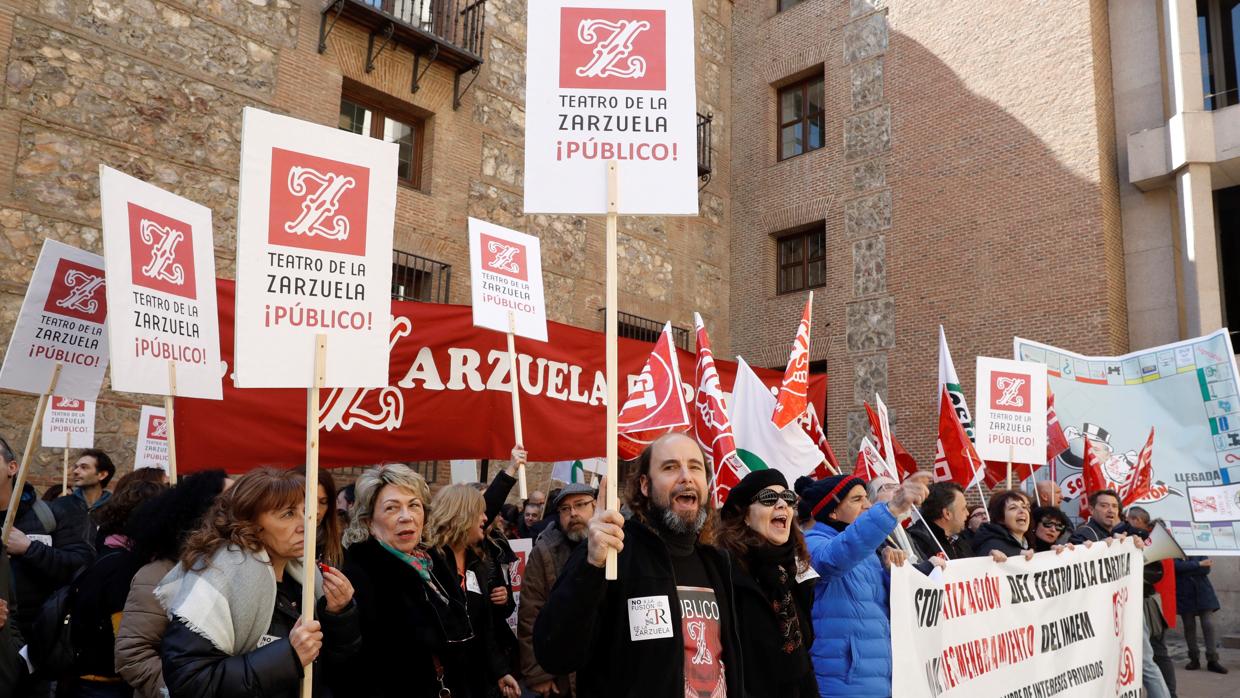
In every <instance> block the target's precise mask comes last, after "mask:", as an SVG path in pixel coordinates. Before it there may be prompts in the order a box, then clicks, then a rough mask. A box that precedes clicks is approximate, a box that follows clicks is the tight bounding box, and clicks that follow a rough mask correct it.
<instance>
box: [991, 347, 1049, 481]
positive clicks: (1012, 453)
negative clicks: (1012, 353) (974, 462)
mask: <svg viewBox="0 0 1240 698" xmlns="http://www.w3.org/2000/svg"><path fill="white" fill-rule="evenodd" d="M973 405H974V408H975V414H974V416H975V418H976V419H975V420H974V439H975V444H976V446H977V454H978V455H979V456H981V457H982V458H984V459H986V460H994V461H1002V462H1007V461H1009V460H1010V461H1011V462H1013V463H1036V464H1038V465H1041V464H1043V463H1045V462H1046V365H1045V364H1039V363H1031V362H1028V361H1013V360H1011V359H995V358H991V357H988V356H979V357H977V401H976V402H975V403H973Z"/></svg>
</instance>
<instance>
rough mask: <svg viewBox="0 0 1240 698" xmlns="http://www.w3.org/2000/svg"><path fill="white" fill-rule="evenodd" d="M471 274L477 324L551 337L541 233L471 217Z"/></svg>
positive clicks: (539, 339) (535, 337)
mask: <svg viewBox="0 0 1240 698" xmlns="http://www.w3.org/2000/svg"><path fill="white" fill-rule="evenodd" d="M469 277H470V292H471V295H472V297H473V306H474V324H475V325H477V326H478V327H485V328H487V329H491V330H495V331H496V332H508V331H509V322H508V317H509V315H511V316H512V319H513V323H514V324H513V326H512V330H511V331H512V333H513V334H515V335H519V336H521V337H527V338H529V339H536V340H538V341H540V342H545V341H547V308H546V301H545V299H544V298H543V278H542V249H541V247H540V246H539V241H538V238H536V237H534V236H533V235H526V234H525V233H518V232H517V231H515V230H509V229H507V228H503V227H500V226H498V225H495V224H493V223H488V222H486V221H483V220H479V219H477V218H470V219H469Z"/></svg>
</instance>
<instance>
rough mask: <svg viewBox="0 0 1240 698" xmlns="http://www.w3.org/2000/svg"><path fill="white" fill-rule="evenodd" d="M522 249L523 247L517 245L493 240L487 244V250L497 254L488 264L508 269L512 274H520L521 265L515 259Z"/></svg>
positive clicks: (500, 268) (496, 267)
mask: <svg viewBox="0 0 1240 698" xmlns="http://www.w3.org/2000/svg"><path fill="white" fill-rule="evenodd" d="M520 251H521V248H519V247H516V246H515V245H505V244H504V243H502V242H496V241H494V240H492V241H491V242H489V243H488V244H487V252H490V253H491V254H493V255H495V256H494V257H492V258H491V261H490V263H489V264H488V265H487V266H489V267H491V268H492V269H499V270H500V271H506V272H508V273H510V274H520V273H521V265H519V264H517V262H516V260H515V259H514V258H515V257H516V256H517V253H518V252H520Z"/></svg>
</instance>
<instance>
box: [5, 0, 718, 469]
mask: <svg viewBox="0 0 1240 698" xmlns="http://www.w3.org/2000/svg"><path fill="white" fill-rule="evenodd" d="M323 5H324V3H323V2H322V1H321V0H209V1H202V2H194V1H191V0H9V1H7V2H6V3H4V4H3V5H0V56H3V59H0V60H3V61H4V63H3V66H2V69H3V73H2V74H3V76H4V77H3V79H4V82H3V92H2V93H0V172H2V173H3V174H2V176H0V259H2V260H3V261H4V262H5V264H4V265H3V266H2V267H0V268H2V269H3V271H0V343H5V344H7V342H8V338H9V334H10V333H11V331H12V327H13V322H14V319H15V317H16V314H17V311H18V308H19V306H20V304H21V299H22V295H23V293H24V291H25V285H26V283H27V282H28V281H29V277H30V274H31V272H32V270H33V267H34V262H35V259H36V256H37V255H38V252H39V247H40V245H41V244H42V241H43V239H44V238H53V239H57V240H61V241H63V242H67V243H69V244H71V245H75V246H78V247H82V248H84V249H87V250H90V251H93V252H100V251H101V240H100V233H99V229H98V226H99V188H98V177H97V174H96V173H97V172H98V166H99V164H100V163H104V164H107V165H110V166H112V167H115V168H117V169H120V170H122V171H125V172H127V173H129V174H131V175H133V176H135V177H139V178H141V179H145V180H147V181H150V182H152V183H154V184H156V185H158V186H161V187H164V188H166V189H169V190H171V191H173V192H175V193H177V194H180V195H183V196H186V197H188V198H191V199H193V200H195V201H198V202H200V203H202V204H204V205H206V206H209V207H210V208H211V209H212V211H213V213H214V221H215V227H216V239H215V242H216V267H217V270H218V271H219V273H220V275H221V276H224V277H231V276H232V275H233V270H234V268H235V263H234V256H235V251H234V249H235V246H234V233H233V230H234V229H235V222H236V200H237V193H238V192H237V170H238V156H239V146H240V134H241V128H240V127H241V119H240V117H241V110H242V108H243V107H245V106H248V105H254V106H259V107H261V108H264V109H267V110H271V111H276V112H282V113H287V114H290V115H293V116H297V117H298V118H303V119H308V120H312V121H318V122H320V123H325V124H332V125H334V124H335V123H336V121H337V117H338V114H339V105H340V98H341V94H342V91H343V90H344V89H349V88H351V87H353V88H357V89H362V90H368V91H370V92H371V93H373V94H376V95H380V96H381V97H382V98H383V99H384V100H385V103H389V104H391V105H393V107H394V108H396V109H398V110H402V111H405V110H407V111H408V112H409V113H411V114H416V115H419V116H421V117H423V118H425V119H426V140H425V143H426V145H425V152H424V156H423V162H424V169H423V180H422V186H421V187H420V188H419V189H414V188H412V187H407V186H400V187H398V192H397V215H396V240H395V247H396V248H397V249H399V250H403V251H407V252H412V253H415V254H419V255H422V256H425V257H429V258H431V259H434V260H436V261H439V262H443V263H446V264H450V265H452V266H453V267H454V268H455V271H456V273H454V274H453V282H452V286H451V294H450V298H449V300H450V301H451V302H454V303H467V302H468V300H469V275H468V274H467V273H464V272H465V271H466V270H467V267H466V264H467V261H468V243H467V239H466V236H465V219H466V217H467V216H477V217H480V218H485V219H489V220H492V221H494V222H496V223H498V224H500V225H505V226H510V227H513V228H517V229H520V230H525V231H527V232H529V233H531V234H534V235H537V236H538V237H539V238H540V239H541V241H542V250H543V269H544V274H545V282H546V287H547V291H548V316H549V317H550V319H552V320H555V321H559V322H567V323H570V324H574V325H578V326H582V327H587V328H590V329H601V328H602V314H601V313H600V312H599V309H600V308H602V306H603V295H604V289H603V268H604V260H603V258H602V257H603V234H604V231H603V224H602V219H601V218H586V217H579V216H545V215H538V216H526V215H524V213H523V211H522V192H523V187H524V186H525V181H524V172H523V167H524V164H523V151H522V146H523V138H524V126H525V123H524V113H525V112H524V101H525V85H524V81H525V78H524V74H525V41H526V37H525V21H526V19H525V18H526V3H525V0H489V2H488V3H487V22H486V40H485V46H484V58H485V63H484V65H483V66H482V69H481V71H480V72H479V73H478V75H477V77H476V80H475V82H474V83H473V84H472V86H471V87H470V88H469V89H468V91H466V92H465V94H464V96H463V98H462V100H461V103H460V107H459V108H458V109H454V108H453V103H452V102H453V78H454V74H453V71H452V70H451V69H449V68H448V67H446V66H445V65H443V64H442V63H435V64H433V65H432V66H431V67H430V69H429V71H428V72H427V73H426V74H425V76H423V77H422V79H421V82H420V89H419V90H418V91H417V92H411V90H410V84H411V81H412V77H413V75H412V70H413V66H412V62H413V55H412V54H411V53H410V52H409V51H407V50H406V49H404V48H400V47H397V48H389V49H388V50H386V51H384V52H383V54H382V55H380V56H379V57H378V59H377V60H376V61H375V65H374V68H373V70H372V71H370V72H367V71H366V69H365V63H366V48H367V40H368V32H369V30H368V29H366V28H364V27H362V26H360V25H355V24H353V23H351V22H350V21H348V20H342V21H341V22H340V23H339V24H338V25H337V26H336V27H335V28H334V29H333V31H332V33H331V35H330V37H329V39H328V41H327V49H326V51H325V52H324V53H322V54H320V53H319V51H318V39H319V18H320V14H319V11H320V9H321V8H322V7H323ZM695 9H696V13H697V15H698V20H699V22H698V24H699V26H700V30H699V34H698V37H697V41H696V43H697V48H698V51H697V55H698V65H697V68H698V75H699V80H698V101H699V105H700V108H699V110H700V111H702V112H703V113H713V114H714V115H715V129H714V137H713V138H712V144H713V146H714V163H715V172H714V174H713V177H712V179H711V181H710V184H709V185H708V186H706V188H705V189H704V190H703V192H702V193H701V201H702V216H701V217H696V218H684V219H662V218H635V219H626V220H625V221H624V225H623V229H622V235H621V237H622V243H621V244H622V248H621V249H622V253H623V257H622V260H621V264H622V266H623V269H624V276H623V277H622V278H621V280H620V291H621V295H620V308H621V310H623V311H625V312H630V313H634V314H636V315H640V316H644V317H649V318H652V319H655V320H658V321H663V320H668V319H670V320H671V321H672V322H673V323H674V324H676V325H679V326H682V327H686V326H691V324H692V313H693V311H694V310H695V309H696V310H699V311H701V312H702V314H703V316H705V318H706V321H707V323H708V325H709V326H710V329H711V332H712V334H713V335H714V337H715V342H716V343H717V344H720V345H721V346H727V344H728V342H729V341H730V337H729V324H730V317H729V314H728V305H727V301H726V299H727V297H728V281H729V276H730V269H729V267H728V259H729V256H730V255H729V230H730V209H731V205H730V196H729V186H728V184H729V180H730V171H729V168H730V154H729V151H730V138H729V136H728V133H729V130H730V124H729V123H728V122H729V117H730V110H731V101H730V99H731V97H730V95H731V85H730V82H729V79H728V76H729V75H730V74H731V67H730V65H729V60H730V59H729V54H730V48H729V41H730V38H729V35H730V27H731V24H732V20H731V9H732V5H731V3H729V2H723V1H722V0H699V2H697V3H696V6H695ZM423 67H425V64H423ZM473 77H474V76H473V75H470V74H466V75H464V76H462V83H463V84H464V83H468V82H469V80H470V79H471V78H473ZM34 402H35V401H34V400H33V399H32V398H30V397H27V396H20V395H14V394H11V393H2V392H0V433H2V434H3V435H5V436H6V437H9V438H10V441H18V442H20V441H22V439H21V438H14V437H20V436H21V435H23V434H25V433H26V431H27V429H28V425H29V418H30V415H31V414H32V413H33V411H34ZM99 402H100V405H99V412H98V414H99V418H98V434H99V438H98V444H99V445H100V446H101V447H103V448H105V449H107V450H109V451H111V452H113V453H115V454H116V456H117V458H116V459H117V461H118V462H119V463H121V464H122V466H123V467H128V466H129V463H130V461H131V460H132V454H133V450H134V446H135V443H134V442H135V439H136V430H137V414H138V407H139V405H140V404H141V403H143V402H147V403H152V404H153V403H155V400H154V399H152V398H151V397H150V396H136V395H121V394H117V393H115V392H113V391H111V390H109V389H107V388H106V383H105V390H104V392H103V394H102V395H101V396H100V401H99ZM18 447H19V448H20V444H19V445H18ZM495 455H497V456H505V455H506V454H495ZM581 455H582V456H591V455H595V454H581ZM59 458H60V454H59V453H58V452H54V451H50V450H47V451H45V450H42V449H40V450H39V451H37V452H36V454H35V459H36V461H37V464H38V465H37V467H36V469H35V470H34V471H33V476H32V480H33V481H35V482H36V483H39V484H40V485H43V484H48V483H51V482H59V479H60V476H59V463H60V461H59ZM428 472H431V471H430V470H428ZM434 472H436V473H438V474H439V475H440V479H441V480H446V479H447V477H448V472H449V468H448V466H447V463H446V462H444V463H442V464H439V466H438V467H437V468H436V469H435V470H434ZM530 473H531V478H532V479H531V481H532V482H535V483H539V484H538V485H537V486H543V484H544V481H545V478H547V477H549V473H550V466H549V465H548V464H531V468H530ZM342 475H344V476H345V477H344V478H343V479H344V480H346V481H347V480H348V479H351V477H352V475H351V474H350V473H348V472H344V473H342Z"/></svg>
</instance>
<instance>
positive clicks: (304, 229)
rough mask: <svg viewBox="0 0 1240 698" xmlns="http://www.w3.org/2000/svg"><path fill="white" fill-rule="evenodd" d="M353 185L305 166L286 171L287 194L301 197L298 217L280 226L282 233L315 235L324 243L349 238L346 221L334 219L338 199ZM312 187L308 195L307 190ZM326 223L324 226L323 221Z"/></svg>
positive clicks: (343, 218)
mask: <svg viewBox="0 0 1240 698" xmlns="http://www.w3.org/2000/svg"><path fill="white" fill-rule="evenodd" d="M354 184H357V182H355V181H354V180H353V178H352V177H347V176H344V175H338V174H334V173H332V172H326V173H323V172H318V171H317V170H312V169H310V168H309V167H293V168H291V169H290V170H289V171H288V191H289V193H290V194H292V195H293V196H301V197H305V198H303V199H302V202H301V215H300V216H298V217H297V219H296V220H294V221H291V222H289V223H285V224H284V232H286V233H292V234H294V235H306V236H314V235H319V236H322V237H325V238H327V239H328V240H344V239H345V238H347V237H349V219H348V218H345V217H344V216H336V215H335V213H336V209H337V208H339V206H340V196H341V195H342V194H344V193H345V192H346V191H348V190H350V189H352V188H353V185H354ZM311 186H316V189H315V190H314V191H313V192H311V191H310V187H311ZM329 218H330V219H331V221H330V222H329V223H325V221H326V220H327V219H329Z"/></svg>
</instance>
